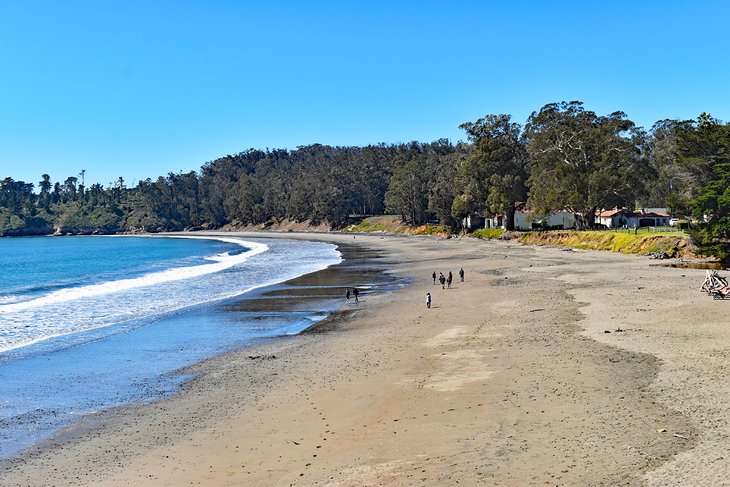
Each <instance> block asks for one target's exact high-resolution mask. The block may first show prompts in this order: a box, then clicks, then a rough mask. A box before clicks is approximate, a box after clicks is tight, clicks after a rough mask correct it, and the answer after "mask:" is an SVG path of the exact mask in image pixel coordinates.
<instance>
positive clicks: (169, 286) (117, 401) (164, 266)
mask: <svg viewBox="0 0 730 487" xmlns="http://www.w3.org/2000/svg"><path fill="white" fill-rule="evenodd" d="M340 261H341V257H340V253H339V252H338V251H337V249H336V248H335V247H334V246H333V245H330V244H323V243H314V242H302V241H289V240H278V239H247V240H242V239H238V238H234V237H220V238H197V237H196V238H161V237H160V238H158V237H63V238H54V237H35V238H8V239H0V459H1V458H7V457H9V456H11V455H13V454H16V453H18V452H19V451H21V450H22V449H24V448H26V447H28V446H29V445H32V444H34V443H35V442H37V441H39V440H42V439H44V438H46V437H47V436H48V435H50V434H52V433H53V432H54V431H56V430H58V429H59V428H61V427H62V426H65V425H67V424H69V423H71V422H73V421H75V420H77V419H79V418H81V417H83V416H84V415H87V414H90V413H93V412H96V411H100V410H103V409H107V408H109V407H114V406H118V405H123V404H127V403H130V402H137V401H149V400H154V399H157V398H160V397H164V396H165V395H167V394H169V393H171V392H172V391H174V390H175V388H176V387H177V386H179V385H180V384H181V383H182V381H183V380H185V377H184V376H181V375H179V374H176V373H175V372H176V371H177V370H179V369H180V368H182V367H184V366H186V365H189V364H192V363H195V362H197V361H200V360H202V359H205V358H207V357H210V356H213V355H216V354H220V353H223V352H226V351H228V350H232V349H235V348H240V347H243V346H246V345H249V344H253V343H255V342H256V340H260V339H266V338H268V337H276V336H281V335H287V334H294V333H298V332H300V331H301V330H303V329H305V328H307V327H308V326H310V325H311V324H312V323H314V322H316V321H317V320H319V319H321V318H322V317H324V316H326V311H327V310H317V311H304V312H302V311H288V312H275V313H266V314H265V315H259V316H249V317H247V316H245V315H238V316H236V317H235V318H236V319H235V320H231V317H230V315H222V314H220V313H214V312H211V311H210V309H211V306H213V305H215V303H221V302H224V301H225V300H227V299H232V298H234V297H236V296H242V295H247V294H255V293H256V292H257V290H260V289H262V288H263V287H265V286H271V285H274V284H277V283H281V282H283V281H286V280H288V279H291V278H294V277H297V276H301V275H304V274H307V273H311V272H314V271H317V270H321V269H324V268H326V267H328V266H331V265H333V264H336V263H338V262H340ZM247 318H250V319H247Z"/></svg>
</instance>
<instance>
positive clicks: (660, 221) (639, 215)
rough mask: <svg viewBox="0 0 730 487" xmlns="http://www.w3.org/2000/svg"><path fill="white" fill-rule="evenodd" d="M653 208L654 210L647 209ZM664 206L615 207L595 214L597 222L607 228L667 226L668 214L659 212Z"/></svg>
mask: <svg viewBox="0 0 730 487" xmlns="http://www.w3.org/2000/svg"><path fill="white" fill-rule="evenodd" d="M647 210H654V211H647ZM661 210H664V211H666V209H664V208H661V209H659V208H645V209H642V210H641V211H631V210H627V209H626V208H621V207H617V208H614V209H612V210H603V211H601V212H599V213H598V215H596V217H597V218H596V220H597V223H599V224H601V225H605V226H606V227H607V228H641V227H666V226H669V214H667V213H661V212H660V211H661Z"/></svg>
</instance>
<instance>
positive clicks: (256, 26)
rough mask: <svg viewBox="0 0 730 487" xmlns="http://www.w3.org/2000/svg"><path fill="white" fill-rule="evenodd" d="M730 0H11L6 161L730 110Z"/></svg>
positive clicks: (430, 136) (182, 156) (131, 157)
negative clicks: (566, 115) (469, 124)
mask: <svg viewBox="0 0 730 487" xmlns="http://www.w3.org/2000/svg"><path fill="white" fill-rule="evenodd" d="M728 19H730V3H728V2H721V1H716V2H712V1H702V0H700V1H695V2H688V1H674V0H667V1H640V0H633V1H622V0H618V1H610V2H609V1H534V2H529V1H514V0H502V1H499V2H497V1H489V0H482V1H460V0H450V1H448V2H447V1H441V2H436V1H428V0H421V1H398V0H388V1H358V2H354V1H352V2H351V1H347V0H340V1H303V0H302V1H278V0H273V1H272V0H261V1H256V0H254V1H245V0H238V1H234V0H205V1H203V0H200V1H187V0H177V1H162V0H160V1H154V0H143V1H138V0H116V1H101V0H94V1H74V0H65V1H55V0H49V1H36V0H0V63H1V64H0V66H1V68H0V69H1V71H0V178H1V177H5V176H11V177H13V178H14V179H16V180H25V181H29V182H35V183H37V182H38V181H39V180H40V175H41V174H43V173H48V174H50V175H51V178H52V180H54V181H63V179H65V178H66V177H68V176H75V175H77V174H78V173H79V172H80V171H81V170H82V169H85V170H86V183H87V185H88V184H91V183H94V182H99V183H102V184H104V185H107V184H108V183H110V182H112V181H114V180H116V179H117V178H118V177H119V176H122V177H124V179H125V180H126V181H127V183H128V184H130V185H131V184H133V183H135V182H137V181H139V180H140V179H145V178H148V177H150V178H153V179H155V178H156V177H157V176H159V175H165V174H167V173H169V172H179V171H190V170H198V169H200V166H201V165H202V164H203V163H205V162H206V161H210V160H213V159H215V158H217V157H220V156H223V155H226V154H233V153H237V152H241V151H243V150H245V149H248V148H261V149H265V148H267V147H268V148H288V149H294V148H296V147H297V146H300V145H307V144H311V143H321V144H330V145H367V144H370V143H378V142H386V143H398V142H408V141H411V140H418V141H422V142H429V141H433V140H436V139H438V138H441V137H446V138H449V139H451V140H452V141H454V142H456V141H458V140H463V139H465V136H464V133H463V132H462V131H461V130H460V129H459V128H458V126H459V124H461V123H463V122H466V121H473V120H476V119H478V118H480V117H482V116H484V115H486V114H490V113H509V114H512V115H513V117H514V120H515V121H517V122H519V123H522V124H524V122H525V121H526V120H527V117H528V116H529V115H530V113H531V112H533V111H535V110H539V109H540V107H542V106H543V105H545V104H546V103H550V102H554V101H561V100H581V101H583V102H585V104H586V108H588V109H590V110H593V111H596V112H597V113H599V114H608V113H611V112H613V111H616V110H622V111H624V112H626V113H627V115H628V116H629V118H630V119H632V120H633V121H635V122H636V123H637V125H641V126H644V127H647V128H648V127H650V126H651V125H652V124H653V123H654V122H655V121H657V120H659V119H664V118H680V119H686V118H695V117H696V116H697V115H699V114H700V113H701V112H702V111H707V112H710V113H712V114H713V115H714V116H716V117H718V118H720V119H722V120H724V121H728V120H730V62H728V47H729V46H730V42H729V41H728V32H729V31H728V26H727V25H728V24H727V23H728Z"/></svg>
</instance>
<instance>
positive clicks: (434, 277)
mask: <svg viewBox="0 0 730 487" xmlns="http://www.w3.org/2000/svg"><path fill="white" fill-rule="evenodd" d="M431 277H432V278H433V284H434V286H435V285H436V271H433V274H431Z"/></svg>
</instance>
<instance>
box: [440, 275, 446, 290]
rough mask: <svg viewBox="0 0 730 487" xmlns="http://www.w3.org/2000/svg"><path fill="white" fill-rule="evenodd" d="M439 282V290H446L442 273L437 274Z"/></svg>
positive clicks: (444, 277)
mask: <svg viewBox="0 0 730 487" xmlns="http://www.w3.org/2000/svg"><path fill="white" fill-rule="evenodd" d="M439 282H440V283H441V289H446V276H444V273H443V272H439Z"/></svg>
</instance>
